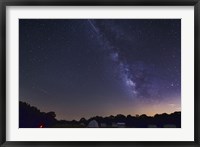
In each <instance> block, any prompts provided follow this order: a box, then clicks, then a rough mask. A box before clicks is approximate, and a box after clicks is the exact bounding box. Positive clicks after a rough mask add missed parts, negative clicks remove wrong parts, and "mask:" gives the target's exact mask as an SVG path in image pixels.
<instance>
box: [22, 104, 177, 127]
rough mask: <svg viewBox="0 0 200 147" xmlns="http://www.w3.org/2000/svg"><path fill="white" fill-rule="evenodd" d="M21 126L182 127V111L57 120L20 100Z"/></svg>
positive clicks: (53, 113)
mask: <svg viewBox="0 0 200 147" xmlns="http://www.w3.org/2000/svg"><path fill="white" fill-rule="evenodd" d="M19 128H181V112H174V113H171V114H166V113H163V114H156V115H154V116H153V117H152V116H147V115H145V114H143V115H140V116H139V115H137V116H131V115H127V116H124V115H122V114H118V115H116V116H112V115H111V116H109V117H101V116H95V117H92V118H90V119H88V120H87V119H85V118H81V119H80V120H79V121H77V120H72V121H66V120H57V119H56V114H55V112H48V113H45V112H40V110H39V109H37V108H36V107H33V106H30V105H29V104H27V103H25V102H19Z"/></svg>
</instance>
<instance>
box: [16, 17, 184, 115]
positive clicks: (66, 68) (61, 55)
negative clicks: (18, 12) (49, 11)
mask: <svg viewBox="0 0 200 147" xmlns="http://www.w3.org/2000/svg"><path fill="white" fill-rule="evenodd" d="M19 39H20V40H19V41H20V42H19V43H20V49H19V51H20V52H19V53H20V68H19V73H20V74H19V78H20V79H19V80H20V81H19V82H20V83H19V84H20V89H19V90H20V91H19V93H20V95H19V97H20V100H22V101H26V102H28V103H30V104H32V105H35V106H37V107H38V108H39V109H41V110H43V111H50V110H51V111H55V112H56V114H57V117H58V118H64V119H79V118H80V117H91V116H96V115H103V116H107V115H114V114H119V113H121V114H125V115H128V114H132V115H134V114H136V113H146V114H154V113H159V112H173V111H175V110H180V102H181V20H180V19H77V20H76V19H63V20H59V19H57V20H53V19H52V20H48V19H46V20H43V19H41V20H39V19H21V20H20V23H19ZM172 106H173V107H172ZM147 108H149V109H147ZM150 111H151V112H150Z"/></svg>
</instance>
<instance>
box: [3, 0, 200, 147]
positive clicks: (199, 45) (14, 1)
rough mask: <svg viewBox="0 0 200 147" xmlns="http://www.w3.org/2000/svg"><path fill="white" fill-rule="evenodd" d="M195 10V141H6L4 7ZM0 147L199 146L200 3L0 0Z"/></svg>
mask: <svg viewBox="0 0 200 147" xmlns="http://www.w3.org/2000/svg"><path fill="white" fill-rule="evenodd" d="M63 5H66V6H97V5H98V6H194V8H195V14H194V16H195V22H194V24H195V31H194V33H195V57H194V59H195V62H194V63H195V71H194V73H195V75H194V76H195V80H194V81H195V85H194V86H195V104H194V114H195V120H194V122H195V124H194V127H195V132H194V141H173V142H172V141H169V142H166V141H162V142H160V141H152V142H150V141H147V142H141V141H134V142H131V141H128V142H121V141H120V142H113V141H110V142H106V141H95V142H90V141H85V142H83V141H77V142H73V141H68V142H66V141H64V142H63V141H62V142H59V141H53V142H47V141H36V142H33V141H30V142H25V141H22V142H16V141H6V6H63ZM0 21H1V22H0V32H1V33H0V45H1V47H0V145H1V146H2V147H9V146H12V147H23V146H24V147H25V146H26V147H28V146H38V147H40V146H42V147H45V146H72V147H78V146H85V147H86V146H89V147H93V146H95V147H108V146H109V147H111V146H113V147H114V146H115V147H122V146H127V147H132V146H137V147H143V146H155V147H157V146H159V147H160V146H161V147H162V146H163V147H167V146H173V147H182V146H183V147H197V146H200V127H199V123H200V104H199V102H200V101H199V73H200V68H199V62H200V58H199V54H200V51H199V50H200V1H199V0H1V1H0Z"/></svg>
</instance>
